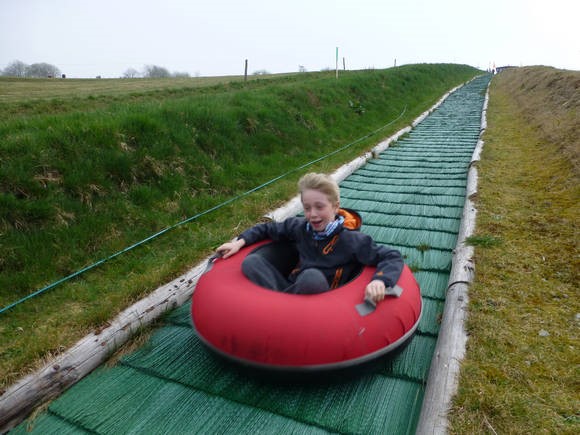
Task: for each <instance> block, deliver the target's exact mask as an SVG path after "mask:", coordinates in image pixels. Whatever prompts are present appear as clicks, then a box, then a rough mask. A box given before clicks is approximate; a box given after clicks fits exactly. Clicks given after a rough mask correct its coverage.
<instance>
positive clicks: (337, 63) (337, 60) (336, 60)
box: [336, 47, 338, 80]
mask: <svg viewBox="0 0 580 435" xmlns="http://www.w3.org/2000/svg"><path fill="white" fill-rule="evenodd" d="M336 79H337V80H338V47H336Z"/></svg>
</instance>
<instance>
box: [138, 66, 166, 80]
mask: <svg viewBox="0 0 580 435" xmlns="http://www.w3.org/2000/svg"><path fill="white" fill-rule="evenodd" d="M143 77H149V78H155V79H159V78H166V77H171V73H170V72H169V70H168V69H167V68H163V67H162V66H157V65H145V70H144V72H143Z"/></svg>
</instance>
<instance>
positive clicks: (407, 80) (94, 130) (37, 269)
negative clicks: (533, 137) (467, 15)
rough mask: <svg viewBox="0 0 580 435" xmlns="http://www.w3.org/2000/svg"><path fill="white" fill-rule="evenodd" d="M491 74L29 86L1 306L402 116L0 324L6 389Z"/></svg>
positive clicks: (13, 148)
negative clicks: (306, 175)
mask: <svg viewBox="0 0 580 435" xmlns="http://www.w3.org/2000/svg"><path fill="white" fill-rule="evenodd" d="M478 73H479V71H477V70H475V69H473V68H471V67H467V66H458V65H414V66H405V67H400V68H394V69H389V70H376V71H357V72H345V73H343V74H342V75H341V76H340V79H339V80H336V79H335V78H334V74H333V73H312V74H311V73H305V74H297V75H291V76H280V77H271V78H267V79H259V80H258V79H256V80H253V81H251V82H248V83H243V82H240V81H234V82H228V81H225V82H221V83H218V84H215V83H211V84H210V83H207V82H206V85H203V86H197V85H196V84H195V83H196V80H197V79H191V82H188V81H187V79H178V80H177V81H165V82H164V81H151V86H153V88H149V89H142V88H140V86H142V85H143V86H145V85H147V82H146V81H145V82H140V81H139V80H135V81H125V80H118V81H108V82H107V83H105V85H106V87H103V88H100V91H99V90H97V89H96V88H94V86H105V85H103V84H102V83H103V82H101V81H98V80H96V81H95V80H88V81H86V82H85V81H72V80H71V81H69V80H60V81H54V82H53V81H49V82H47V81H36V80H30V81H27V80H22V81H21V82H17V83H18V85H19V86H21V88H20V97H18V96H17V95H12V96H10V101H4V102H2V104H0V115H1V116H0V119H1V121H0V161H1V163H2V164H1V169H0V233H1V234H2V238H1V239H0V243H1V246H0V251H1V252H2V256H1V258H0V305H1V306H6V305H7V304H10V303H12V302H14V301H15V300H17V299H19V298H22V297H25V296H27V295H29V294H30V293H32V292H34V291H35V290H37V289H40V288H43V287H44V286H46V285H48V284H51V283H53V282H55V281H56V280H59V279H61V278H63V277H65V276H67V275H69V274H72V273H74V272H76V271H78V270H80V269H82V268H84V267H86V266H87V265H91V264H93V263H94V262H96V261H99V260H101V259H103V258H106V257H108V256H110V255H111V254H113V253H115V252H118V251H119V250H122V249H125V248H126V247H128V246H131V245H133V244H135V243H136V242H139V241H141V240H143V239H145V238H147V237H149V236H151V235H152V234H154V233H156V232H158V231H160V230H163V229H165V228H167V227H169V226H172V225H174V224H176V223H177V222H181V221H183V220H184V219H188V218H190V217H192V216H195V215H196V214H199V213H201V212H203V211H205V210H207V209H209V208H211V207H214V206H216V205H218V204H220V203H222V202H223V201H225V200H228V199H230V198H232V197H235V196H236V195H239V194H240V193H242V192H246V191H248V190H249V189H252V188H254V187H256V186H258V185H260V184H262V183H264V182H267V181H268V180H271V179H272V178H274V177H277V176H279V175H281V174H284V173H286V172H288V171H292V170H294V169H295V168H297V167H300V166H302V165H304V164H307V163H308V162H311V161H313V160H315V159H318V158H319V157H321V156H323V155H325V154H327V153H329V152H332V151H334V150H336V149H337V148H339V147H342V146H344V145H346V144H349V143H351V142H353V141H354V140H356V139H358V138H360V137H362V136H365V135H367V134H368V133H369V132H372V131H375V130H376V129H378V128H380V127H382V126H384V125H385V124H388V123H391V121H393V120H395V119H398V118H399V117H400V115H401V114H402V113H403V114H404V115H403V116H402V117H401V118H400V119H398V121H397V122H395V123H392V124H390V125H389V127H388V128H385V129H384V130H382V131H381V132H380V134H377V135H375V136H373V137H370V138H368V139H366V140H364V141H360V142H358V143H357V144H356V146H352V147H350V148H348V149H347V150H345V151H343V152H341V153H339V154H336V155H334V156H332V157H331V158H329V159H326V160H323V161H321V162H320V163H317V164H316V165H313V166H310V167H308V168H307V169H304V170H302V171H298V172H296V173H293V174H292V176H288V177H286V178H284V179H282V180H281V181H280V182H277V183H275V184H273V185H272V186H270V187H268V188H267V189H263V190H260V191H259V192H256V193H254V194H252V195H250V196H247V197H245V198H244V199H243V201H237V202H235V203H234V204H232V205H230V206H228V207H224V208H221V209H219V210H218V211H216V212H214V213H212V214H211V215H206V216H204V217H202V218H200V219H197V220H195V221H192V222H190V223H188V224H187V225H182V226H179V227H178V228H176V229H174V230H172V231H170V232H168V233H166V234H164V235H163V236H161V237H158V238H156V239H154V240H153V241H151V242H149V243H147V244H145V245H142V246H140V247H138V248H136V249H134V250H131V251H130V252H128V253H125V254H123V255H121V256H119V257H116V258H115V259H114V260H111V261H109V262H107V263H106V264H105V265H102V266H100V267H98V268H96V269H94V270H91V271H90V272H87V273H85V274H83V275H82V276H81V277H79V278H76V279H74V280H71V281H68V282H66V283H64V284H61V285H59V286H58V287H56V288H54V289H52V290H50V291H48V292H46V293H44V294H43V295H42V296H39V297H37V298H34V299H32V300H29V301H26V302H24V303H22V304H20V305H18V306H16V307H14V308H12V309H10V310H9V311H7V312H5V313H2V314H0V316H2V321H1V322H0V377H1V379H2V384H1V385H2V388H5V387H6V386H7V385H9V384H10V383H12V382H14V381H15V380H16V379H17V378H18V377H20V376H22V375H23V374H25V373H27V372H28V371H29V370H31V369H33V368H35V367H38V366H39V365H40V364H42V363H43V361H45V360H46V359H47V358H50V357H52V356H54V355H56V354H58V353H60V352H62V351H63V350H64V349H66V348H67V347H68V346H70V345H71V344H73V343H74V342H75V341H77V340H78V339H79V338H81V337H82V336H84V335H85V334H87V333H89V332H90V331H92V330H95V329H98V328H99V327H100V326H102V325H103V324H106V322H107V321H108V320H109V319H111V318H113V317H114V316H115V315H116V314H117V313H118V312H120V311H121V310H122V309H124V308H125V307H127V306H128V305H130V304H131V303H133V302H134V301H136V300H138V299H140V298H142V297H143V296H144V295H146V294H148V293H149V292H150V291H152V290H154V289H155V288H157V287H158V286H160V285H162V284H164V283H166V282H168V281H169V280H171V279H172V278H174V277H176V276H178V275H179V274H181V273H183V272H184V271H185V270H187V269H188V268H189V267H191V266H192V265H194V264H196V263H197V262H198V261H199V260H200V259H201V258H203V257H205V256H207V255H208V254H209V252H210V251H211V250H212V249H214V248H215V247H216V246H218V245H219V244H221V243H222V242H223V241H224V240H227V239H229V238H231V237H232V236H234V235H236V234H237V233H239V232H240V231H241V230H242V229H244V228H246V227H247V226H249V225H251V224H253V223H254V222H256V221H257V220H258V219H260V216H261V215H262V214H263V213H265V212H266V211H268V210H272V209H274V208H276V207H277V206H279V205H280V204H282V203H283V202H284V201H286V200H287V199H288V198H290V197H291V196H293V195H294V194H295V191H296V187H295V183H296V180H297V178H298V177H299V176H300V175H301V173H303V172H305V171H307V170H316V171H324V172H330V171H332V170H333V169H334V168H336V167H338V166H340V165H341V164H343V163H344V162H347V161H350V160H351V159H352V158H354V157H356V156H358V155H360V154H362V152H364V151H367V150H368V149H370V148H371V147H372V146H373V145H374V144H375V143H377V142H378V141H379V140H380V139H381V138H382V137H386V136H388V135H390V134H392V133H393V132H395V131H396V130H398V129H400V128H401V127H403V126H405V125H408V124H409V123H410V121H411V120H412V119H414V118H415V117H416V116H417V115H419V114H420V113H421V112H423V111H424V110H426V109H427V108H428V107H430V106H431V105H432V104H433V103H435V102H436V101H437V100H438V99H439V98H440V97H441V95H442V94H443V93H445V92H446V91H447V90H449V89H451V88H452V87H454V86H456V85H458V84H460V83H462V82H464V81H466V80H468V79H470V78H471V77H473V76H474V75H476V74H478ZM220 80H221V79H220ZM10 83H11V82H10V81H6V82H4V81H1V80H0V86H2V87H5V86H8V87H9V88H10ZM43 83H44V84H45V86H46V87H45V88H44V89H40V90H39V89H38V86H39V85H42V84H43ZM83 84H86V85H87V86H88V87H89V88H90V89H86V90H82V88H83ZM115 84H118V86H119V89H118V92H115V90H114V86H115ZM27 86H30V87H31V88H30V89H28V88H27ZM51 86H52V88H51ZM110 86H113V89H111V88H110ZM132 86H135V87H134V88H133V87H132ZM57 87H58V89H57ZM79 87H80V88H79ZM41 88H42V86H41ZM2 89H3V88H2ZM2 93H4V92H2Z"/></svg>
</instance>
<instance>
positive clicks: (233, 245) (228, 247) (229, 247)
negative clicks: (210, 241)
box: [216, 239, 246, 258]
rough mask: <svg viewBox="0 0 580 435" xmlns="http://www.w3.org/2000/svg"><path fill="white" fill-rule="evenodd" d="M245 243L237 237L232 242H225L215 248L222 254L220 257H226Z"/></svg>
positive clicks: (234, 252)
mask: <svg viewBox="0 0 580 435" xmlns="http://www.w3.org/2000/svg"><path fill="white" fill-rule="evenodd" d="M245 244H246V241H245V240H244V239H237V240H234V241H232V242H227V243H224V244H223V245H221V246H220V247H219V248H217V249H216V252H219V253H220V254H222V258H228V257H231V256H232V255H234V254H236V253H237V252H238V251H239V250H240V249H242V247H243V246H244V245H245Z"/></svg>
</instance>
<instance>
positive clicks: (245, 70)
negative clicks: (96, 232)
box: [244, 59, 248, 82]
mask: <svg viewBox="0 0 580 435" xmlns="http://www.w3.org/2000/svg"><path fill="white" fill-rule="evenodd" d="M244 81H245V82H247V81H248V59H246V66H245V68H244Z"/></svg>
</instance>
